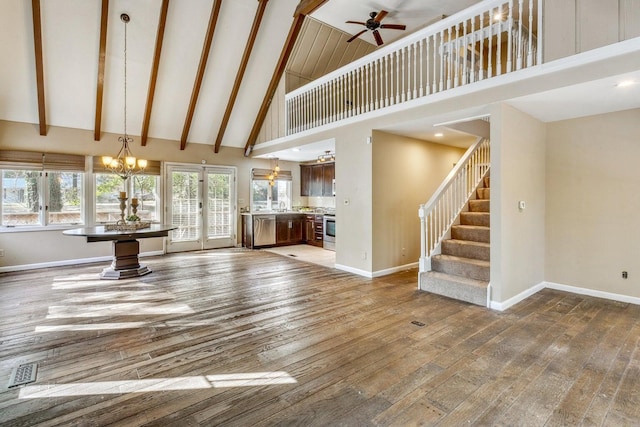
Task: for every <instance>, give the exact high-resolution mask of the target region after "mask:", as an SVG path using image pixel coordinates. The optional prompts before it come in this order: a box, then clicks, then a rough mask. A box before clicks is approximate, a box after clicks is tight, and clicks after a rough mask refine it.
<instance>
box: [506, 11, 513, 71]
mask: <svg viewBox="0 0 640 427" xmlns="http://www.w3.org/2000/svg"><path fill="white" fill-rule="evenodd" d="M508 16H509V17H508V19H507V73H510V72H511V71H513V33H512V31H511V28H512V27H513V0H509V15H508Z"/></svg>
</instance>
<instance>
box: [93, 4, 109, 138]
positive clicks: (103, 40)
mask: <svg viewBox="0 0 640 427" xmlns="http://www.w3.org/2000/svg"><path fill="white" fill-rule="evenodd" d="M108 17H109V0H102V13H101V15H100V48H99V52H100V53H99V56H98V83H97V85H96V86H97V89H96V119H95V124H94V129H93V140H94V141H100V128H101V126H102V94H103V91H104V63H105V56H106V52H107V22H108V21H107V18H108Z"/></svg>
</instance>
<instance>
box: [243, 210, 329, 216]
mask: <svg viewBox="0 0 640 427" xmlns="http://www.w3.org/2000/svg"><path fill="white" fill-rule="evenodd" d="M327 214H328V212H314V211H302V212H301V211H256V212H242V215H327ZM332 214H333V213H332Z"/></svg>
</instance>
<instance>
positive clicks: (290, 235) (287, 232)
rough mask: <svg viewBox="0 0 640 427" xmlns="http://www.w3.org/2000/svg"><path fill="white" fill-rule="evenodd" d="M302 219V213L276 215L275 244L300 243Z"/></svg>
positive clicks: (301, 239)
mask: <svg viewBox="0 0 640 427" xmlns="http://www.w3.org/2000/svg"><path fill="white" fill-rule="evenodd" d="M304 220H305V216H304V215H277V216H276V245H291V244H298V243H302V242H303V232H302V230H303V227H304Z"/></svg>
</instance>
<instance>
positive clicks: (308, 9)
mask: <svg viewBox="0 0 640 427" xmlns="http://www.w3.org/2000/svg"><path fill="white" fill-rule="evenodd" d="M327 1H329V0H300V4H298V7H296V11H295V13H294V14H293V17H294V18H295V17H296V16H298V15H305V16H306V15H309V14H310V13H312V12H313V11H314V10H316V9H317V8H319V7H320V6H322V5H323V4H325V3H326V2H327Z"/></svg>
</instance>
